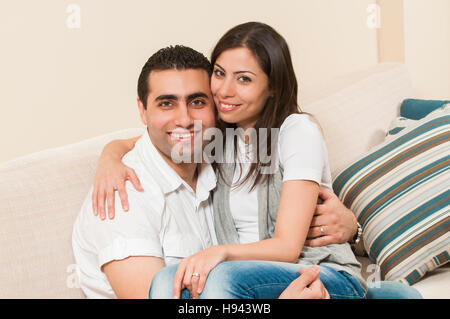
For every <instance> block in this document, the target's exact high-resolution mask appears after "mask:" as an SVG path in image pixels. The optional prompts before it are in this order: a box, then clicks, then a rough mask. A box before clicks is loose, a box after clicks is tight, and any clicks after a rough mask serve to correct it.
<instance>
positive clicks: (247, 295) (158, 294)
mask: <svg viewBox="0 0 450 319" xmlns="http://www.w3.org/2000/svg"><path fill="white" fill-rule="evenodd" d="M177 267H178V265H173V266H168V267H165V268H163V269H162V270H160V271H159V272H158V273H157V274H156V275H155V277H154V278H153V280H152V285H151V287H150V291H149V298H151V299H171V298H173V297H172V296H173V293H172V291H173V278H174V276H175V273H176V270H177ZM302 267H303V268H309V266H302V265H299V264H291V263H282V262H272V261H226V262H223V263H220V264H218V265H217V266H216V267H215V268H214V269H213V270H212V271H211V272H210V273H209V275H208V279H207V281H206V285H205V288H204V289H203V292H202V293H201V294H200V295H199V298H201V299H275V298H278V297H279V296H280V294H281V293H282V292H283V290H284V289H286V287H287V286H289V284H290V283H291V282H292V281H293V280H295V279H297V278H298V277H299V275H300V273H299V270H300V268H302ZM319 277H320V280H321V281H322V283H323V285H324V286H325V288H326V289H327V290H328V293H329V294H330V297H331V298H332V299H362V298H364V297H365V295H364V291H363V289H362V288H361V286H360V284H359V283H358V281H357V280H356V279H355V278H353V277H352V276H351V275H349V274H348V273H346V272H344V271H336V270H334V269H333V268H330V267H326V266H320V275H319ZM181 298H182V299H190V298H191V296H190V293H189V291H188V290H187V289H184V290H183V291H182V293H181Z"/></svg>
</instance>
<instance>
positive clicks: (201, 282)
mask: <svg viewBox="0 0 450 319" xmlns="http://www.w3.org/2000/svg"><path fill="white" fill-rule="evenodd" d="M207 278H208V274H204V273H200V278H199V280H198V288H197V292H198V293H199V294H201V293H202V292H203V289H204V288H205V284H206V279H207Z"/></svg>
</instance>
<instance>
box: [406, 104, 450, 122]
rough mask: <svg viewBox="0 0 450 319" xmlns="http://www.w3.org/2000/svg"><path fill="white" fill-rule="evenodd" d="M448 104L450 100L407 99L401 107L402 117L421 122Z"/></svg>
mask: <svg viewBox="0 0 450 319" xmlns="http://www.w3.org/2000/svg"><path fill="white" fill-rule="evenodd" d="M447 103H450V100H446V101H438V100H419V99H406V100H404V101H403V102H402V105H401V106H400V116H402V117H406V118H408V119H411V120H420V119H422V118H424V117H425V116H427V115H428V114H430V113H431V112H433V111H434V110H436V109H438V108H440V107H441V106H443V105H444V104H447Z"/></svg>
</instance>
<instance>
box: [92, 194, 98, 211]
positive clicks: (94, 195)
mask: <svg viewBox="0 0 450 319" xmlns="http://www.w3.org/2000/svg"><path fill="white" fill-rule="evenodd" d="M92 211H93V212H94V216H97V215H98V210H97V190H96V187H94V190H93V191H92Z"/></svg>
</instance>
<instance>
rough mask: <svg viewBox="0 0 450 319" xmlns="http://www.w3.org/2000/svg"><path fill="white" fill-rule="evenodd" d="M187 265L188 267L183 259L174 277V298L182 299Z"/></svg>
mask: <svg viewBox="0 0 450 319" xmlns="http://www.w3.org/2000/svg"><path fill="white" fill-rule="evenodd" d="M185 267H186V266H185V263H184V262H183V261H181V262H180V264H179V265H178V268H177V271H176V273H175V276H174V277H173V298H174V299H180V294H181V289H182V285H183V278H184V273H185V271H186V269H185Z"/></svg>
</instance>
